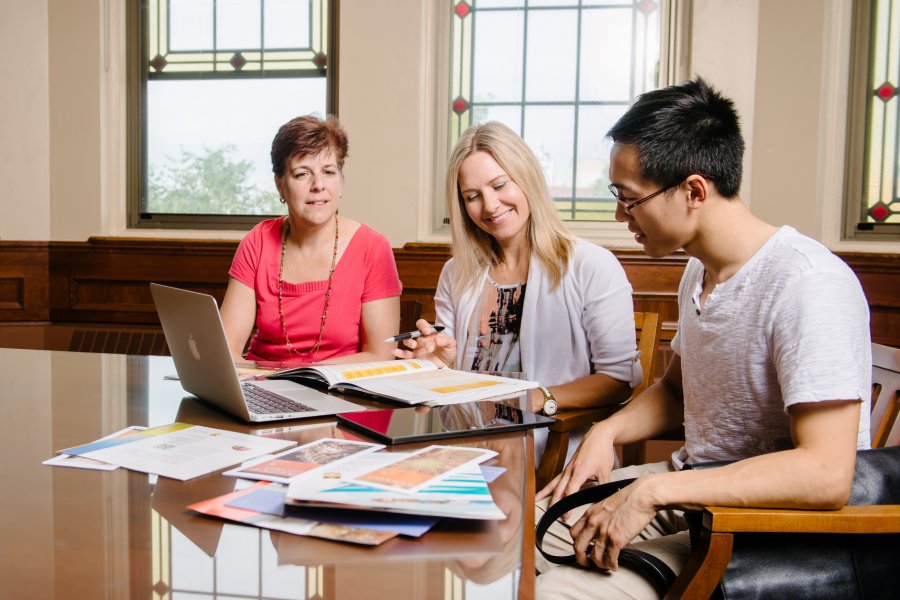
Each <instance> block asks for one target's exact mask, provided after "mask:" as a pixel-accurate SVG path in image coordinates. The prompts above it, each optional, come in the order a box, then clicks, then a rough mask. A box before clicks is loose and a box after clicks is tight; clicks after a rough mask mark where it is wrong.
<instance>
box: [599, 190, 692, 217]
mask: <svg viewBox="0 0 900 600" xmlns="http://www.w3.org/2000/svg"><path fill="white" fill-rule="evenodd" d="M677 185H681V182H680V181H679V182H678V183H674V184H672V185H668V186H666V187H664V188H662V189H659V190H656V191H655V192H653V193H652V194H650V195H648V196H644V197H643V198H639V199H637V200H635V201H634V202H625V201H624V200H622V199H621V198H620V197H619V188H617V187H616V186H614V185H613V184H609V186H607V187H609V193H610V194H612V196H613V198H615V199H616V202H618V203H619V204H620V205H622V210H623V211H625V214H626V215H628V216H629V217H630V216H631V211H632V210H634V209H635V207H637V206H640V205H641V204H643V203H644V202H646V201H647V200H653V199H654V198H656V197H657V196H659V195H660V194H662V193H663V192H665V191H667V190H670V189H672V188H673V187H675V186H677Z"/></svg>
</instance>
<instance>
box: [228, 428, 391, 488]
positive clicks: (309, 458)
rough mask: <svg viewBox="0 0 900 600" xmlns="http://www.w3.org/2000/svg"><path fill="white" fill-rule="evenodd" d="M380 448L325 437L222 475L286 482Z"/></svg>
mask: <svg viewBox="0 0 900 600" xmlns="http://www.w3.org/2000/svg"><path fill="white" fill-rule="evenodd" d="M382 448H384V446H383V445H381V444H370V443H368V442H355V441H351V440H339V439H335V438H325V439H321V440H316V441H314V442H310V443H308V444H304V445H302V446H299V447H297V448H291V449H290V450H287V451H285V452H282V453H280V454H276V455H275V456H271V457H267V458H262V459H260V460H258V461H251V462H250V463H249V464H247V465H242V466H240V467H238V468H237V469H232V470H230V471H225V473H223V474H224V475H228V476H230V477H243V478H244V479H261V480H263V481H273V482H276V483H290V482H291V481H293V480H294V479H296V478H297V477H300V476H301V475H303V474H304V473H309V472H312V471H315V470H317V469H324V468H326V467H332V466H336V465H337V464H339V463H340V462H341V461H343V460H347V459H348V458H350V457H352V456H353V455H355V454H359V453H360V452H374V451H376V450H381V449H382Z"/></svg>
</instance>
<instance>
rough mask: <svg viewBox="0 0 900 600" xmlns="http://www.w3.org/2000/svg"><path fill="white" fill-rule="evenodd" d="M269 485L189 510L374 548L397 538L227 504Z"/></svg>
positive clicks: (381, 532)
mask: <svg viewBox="0 0 900 600" xmlns="http://www.w3.org/2000/svg"><path fill="white" fill-rule="evenodd" d="M270 485H271V484H269V483H267V482H265V481H260V482H259V483H256V484H253V485H252V486H250V487H248V488H245V489H243V490H240V491H236V492H232V493H230V494H225V495H224V496H218V497H216V498H211V499H209V500H204V501H202V502H196V503H194V504H191V505H189V506H188V508H189V509H191V510H193V511H196V512H199V513H201V514H204V515H209V516H213V517H219V518H221V519H225V520H228V521H235V522H237V523H244V524H246V525H253V526H254V527H261V528H263V529H274V530H277V531H284V532H286V533H292V534H295V535H305V536H311V537H317V538H323V539H326V540H334V541H338V542H349V543H352V544H364V545H367V546H377V545H378V544H381V543H384V542H386V541H387V540H389V539H391V538H394V537H397V532H396V531H384V530H378V529H368V528H365V527H355V526H352V525H347V524H341V523H325V522H320V521H312V520H308V519H300V518H296V517H280V516H276V515H271V514H265V513H262V512H259V511H256V510H250V509H246V508H237V507H235V506H232V505H230V502H233V501H235V500H237V499H238V498H241V497H242V496H246V495H248V494H251V493H253V492H255V491H258V490H262V489H264V488H267V487H268V486H270Z"/></svg>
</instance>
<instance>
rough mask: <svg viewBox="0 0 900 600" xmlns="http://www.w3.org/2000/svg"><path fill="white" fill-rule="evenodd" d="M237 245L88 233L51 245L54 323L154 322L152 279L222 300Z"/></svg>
mask: <svg viewBox="0 0 900 600" xmlns="http://www.w3.org/2000/svg"><path fill="white" fill-rule="evenodd" d="M236 248H237V242H231V241H206V240H204V241H195V240H190V241H187V240H133V239H122V238H91V239H90V240H88V242H87V243H72V242H58V243H52V244H51V246H50V286H51V305H50V317H51V319H52V320H53V321H54V322H70V323H77V322H91V323H117V324H153V325H158V324H159V320H158V319H157V316H156V308H155V307H154V306H153V299H152V297H151V296H150V288H149V283H150V282H157V283H163V284H166V285H172V286H176V287H180V288H184V289H189V290H193V291H197V292H203V293H206V294H211V295H213V296H215V297H216V299H217V300H219V301H220V302H221V300H222V297H223V296H224V295H225V288H226V286H227V284H228V268H229V267H230V266H231V259H232V257H233V256H234V251H235V249H236Z"/></svg>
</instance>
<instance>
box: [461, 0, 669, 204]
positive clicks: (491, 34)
mask: <svg viewBox="0 0 900 600" xmlns="http://www.w3.org/2000/svg"><path fill="white" fill-rule="evenodd" d="M448 5H449V8H450V10H451V11H452V15H451V19H452V24H453V25H452V32H451V40H452V42H451V44H452V46H451V54H452V57H453V64H452V70H451V84H450V98H449V101H450V105H451V111H450V121H449V125H450V136H449V137H450V144H451V146H452V145H453V144H454V143H456V140H457V139H459V136H460V135H461V134H462V132H463V131H465V129H466V128H467V127H468V126H469V124H470V123H471V124H475V123H481V122H484V121H488V120H497V121H501V122H503V123H506V124H507V125H509V126H510V127H511V128H512V129H513V130H515V131H517V132H519V133H521V134H523V137H524V138H525V141H526V142H527V143H528V144H529V145H530V146H531V149H532V150H533V151H534V152H535V154H536V155H537V156H538V157H539V159H540V160H541V164H542V165H544V169H545V173H546V176H547V181H548V183H549V184H550V187H551V190H552V192H553V196H554V198H555V200H556V202H557V206H558V207H559V209H560V212H561V214H562V215H563V216H564V218H566V219H571V220H606V221H611V220H613V219H614V216H613V213H614V206H615V204H614V201H613V199H612V198H611V197H610V194H609V192H608V190H607V189H606V185H605V182H606V178H607V177H608V175H607V170H608V160H609V158H608V156H609V144H608V143H607V142H606V141H605V140H604V136H605V134H606V131H607V130H608V129H609V127H610V126H611V125H612V124H613V123H614V122H615V121H616V120H617V119H618V117H620V116H621V115H622V114H623V113H624V112H625V110H626V109H627V108H628V105H629V104H630V102H631V101H632V100H633V99H634V97H635V96H636V95H637V94H640V93H642V92H644V91H647V90H649V89H652V88H654V87H656V85H657V73H658V71H659V66H658V65H659V27H660V21H659V13H660V9H659V2H658V1H656V0H615V1H612V0H581V1H578V0H528V2H524V1H521V0H519V1H516V0H450V2H449V3H448ZM470 74H471V76H470Z"/></svg>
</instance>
